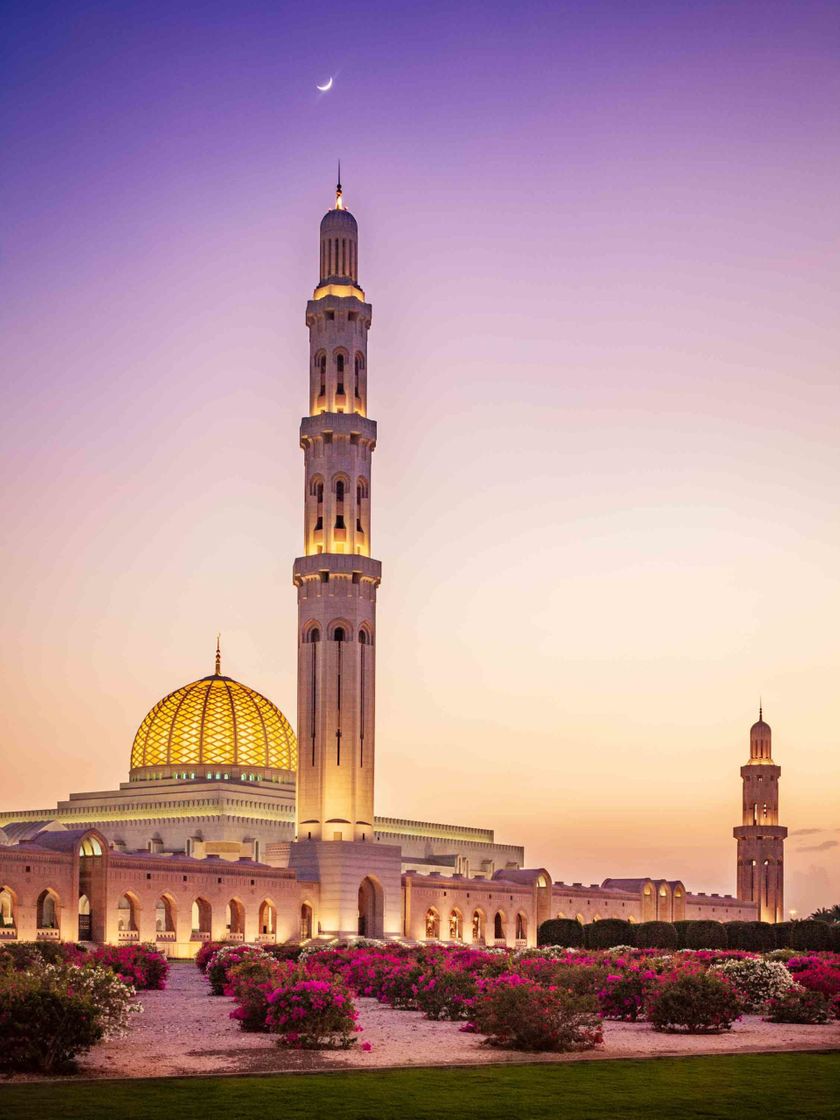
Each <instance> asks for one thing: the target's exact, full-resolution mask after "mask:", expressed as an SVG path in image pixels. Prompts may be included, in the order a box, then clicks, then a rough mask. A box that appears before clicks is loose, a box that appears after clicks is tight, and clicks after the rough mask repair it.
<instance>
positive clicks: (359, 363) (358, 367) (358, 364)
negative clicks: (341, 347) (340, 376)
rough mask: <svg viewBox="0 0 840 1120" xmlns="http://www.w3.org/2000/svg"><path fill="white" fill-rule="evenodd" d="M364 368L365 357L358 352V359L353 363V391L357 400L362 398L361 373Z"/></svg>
mask: <svg viewBox="0 0 840 1120" xmlns="http://www.w3.org/2000/svg"><path fill="white" fill-rule="evenodd" d="M364 368H365V359H364V357H363V356H362V355H361V354H357V355H356V359H355V361H354V363H353V393H354V395H355V397H356V400H360V399H361V393H360V392H359V375H360V374H361V372H362V370H363V369H364Z"/></svg>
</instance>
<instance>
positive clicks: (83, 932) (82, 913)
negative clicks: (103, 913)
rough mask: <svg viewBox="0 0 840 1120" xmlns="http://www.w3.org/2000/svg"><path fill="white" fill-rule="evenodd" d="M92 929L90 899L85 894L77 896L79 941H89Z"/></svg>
mask: <svg viewBox="0 0 840 1120" xmlns="http://www.w3.org/2000/svg"><path fill="white" fill-rule="evenodd" d="M92 939H93V929H92V928H91V919H90V899H89V898H88V896H87V895H86V894H80V895H79V940H80V941H91V940H92Z"/></svg>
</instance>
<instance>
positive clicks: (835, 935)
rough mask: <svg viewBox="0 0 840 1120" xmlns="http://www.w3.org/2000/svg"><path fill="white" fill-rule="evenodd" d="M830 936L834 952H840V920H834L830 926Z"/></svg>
mask: <svg viewBox="0 0 840 1120" xmlns="http://www.w3.org/2000/svg"><path fill="white" fill-rule="evenodd" d="M828 932H829V936H830V937H831V949H832V952H834V953H840V922H834V923H832V925H830V926H829V927H828Z"/></svg>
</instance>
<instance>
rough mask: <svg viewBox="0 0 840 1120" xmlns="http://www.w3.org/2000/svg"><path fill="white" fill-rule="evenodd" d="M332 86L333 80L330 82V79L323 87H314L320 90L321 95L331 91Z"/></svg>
mask: <svg viewBox="0 0 840 1120" xmlns="http://www.w3.org/2000/svg"><path fill="white" fill-rule="evenodd" d="M332 84H333V80H332V78H330V80H329V81H328V82H327V84H326V85H325V86H315V88H316V89H318V90H320V91H321V93H326V92H327V90H328V89H332Z"/></svg>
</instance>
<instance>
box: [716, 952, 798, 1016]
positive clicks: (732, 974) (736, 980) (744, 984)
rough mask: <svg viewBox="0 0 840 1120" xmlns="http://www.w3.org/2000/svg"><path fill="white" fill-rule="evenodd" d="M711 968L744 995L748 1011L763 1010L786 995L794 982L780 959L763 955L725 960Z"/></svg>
mask: <svg viewBox="0 0 840 1120" xmlns="http://www.w3.org/2000/svg"><path fill="white" fill-rule="evenodd" d="M712 970H713V971H714V972H716V973H719V974H720V975H721V976H725V977H726V979H727V980H729V981H730V983H731V984H732V985H733V987H734V988H735V989H736V991H737V992H738V994H739V995H740V996H741V1001H742V1004H743V1008H744V1010H745V1011H762V1010H763V1009H764V1006H765V1004H766V1003H767V1001H768V1000H771V999H778V998H779V997H780V996H783V995H784V994H785V993H786V992H787V991H788V990H789V989H790V988H792V987H793V984H794V980H793V977H792V976H791V974H790V972H789V971H788V969H787V968H785V966H784V964H782V962H781V961H765V960H762V959H761V957H748V958H746V959H744V960H740V961H738V960H729V961H723V962H722V963H721V964H715V965H712Z"/></svg>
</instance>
